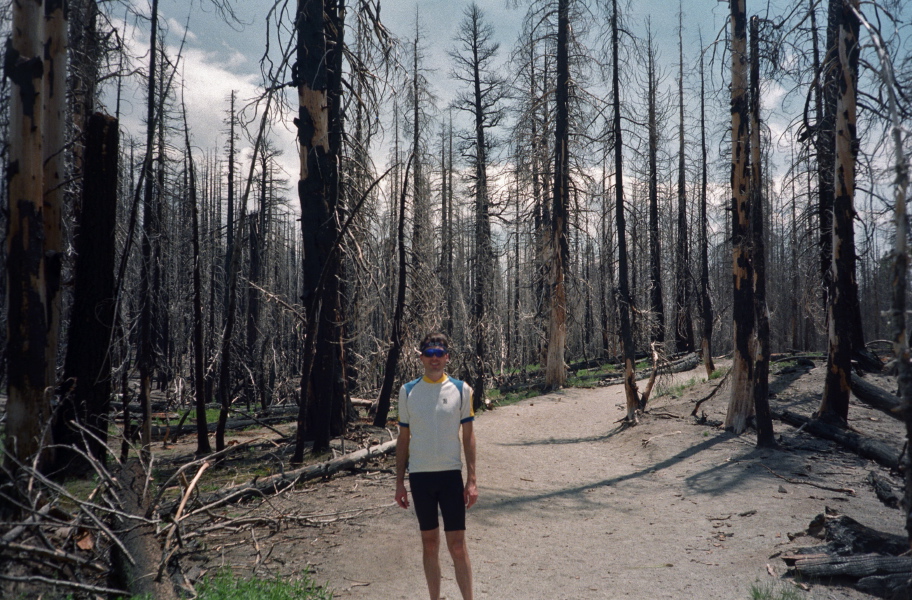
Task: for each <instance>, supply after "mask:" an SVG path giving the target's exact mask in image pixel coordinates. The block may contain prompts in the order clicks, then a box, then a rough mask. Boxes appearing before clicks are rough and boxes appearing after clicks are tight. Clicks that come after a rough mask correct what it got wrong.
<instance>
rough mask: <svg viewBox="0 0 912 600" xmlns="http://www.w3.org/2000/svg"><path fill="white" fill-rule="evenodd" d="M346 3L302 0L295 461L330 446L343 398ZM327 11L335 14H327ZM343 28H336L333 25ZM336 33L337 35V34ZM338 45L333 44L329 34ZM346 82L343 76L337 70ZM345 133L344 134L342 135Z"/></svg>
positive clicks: (299, 22) (299, 19) (299, 16)
mask: <svg viewBox="0 0 912 600" xmlns="http://www.w3.org/2000/svg"><path fill="white" fill-rule="evenodd" d="M340 7H341V5H340V3H338V2H334V1H332V0H330V1H327V2H324V1H323V0H300V1H299V3H298V11H297V23H296V27H297V33H298V46H297V64H296V66H295V69H296V74H297V84H298V98H299V105H300V108H299V112H298V119H297V121H296V125H297V128H298V142H299V143H300V144H301V174H300V180H299V181H298V197H299V199H300V202H301V229H302V233H303V240H304V258H303V276H304V293H303V296H302V300H303V302H304V306H305V307H306V308H307V319H308V323H307V327H308V336H309V339H308V341H307V349H306V350H305V356H304V367H303V369H302V379H301V411H300V414H299V419H298V439H297V441H298V443H297V447H296V449H295V456H294V460H295V462H300V461H301V460H302V459H303V449H304V439H305V438H306V439H311V440H313V452H314V453H319V452H324V451H326V450H328V449H329V439H330V425H331V421H332V410H333V408H332V407H333V406H334V405H338V404H341V399H337V398H336V396H337V394H338V391H339V390H338V388H337V386H336V380H337V379H338V378H339V377H341V376H342V371H341V368H342V366H341V365H342V361H341V359H340V356H339V352H340V349H341V346H340V344H339V342H340V340H339V337H338V333H339V328H338V325H337V324H338V323H339V316H340V315H339V293H338V273H339V267H340V264H339V259H338V253H335V252H333V245H334V243H335V242H336V239H337V237H338V233H339V231H340V227H339V220H338V214H337V201H338V195H337V194H338V182H337V178H338V165H337V161H336V154H337V149H335V148H333V147H332V143H331V139H330V138H331V137H334V134H333V132H332V129H333V128H334V127H340V126H341V124H340V123H339V115H338V113H336V110H337V109H338V107H339V103H337V102H334V99H333V97H332V96H331V93H330V89H331V88H330V86H331V81H330V77H331V75H330V72H329V71H330V66H335V65H336V64H337V63H336V60H335V57H334V53H335V52H341V51H342V47H341V41H342V37H341V36H342V32H341V27H340V21H338V20H336V19H335V18H333V17H334V16H338V14H339V13H338V12H337V11H339V10H340ZM327 15H329V16H330V18H329V19H327ZM334 27H339V29H337V30H336V31H335V32H331V31H330V28H334ZM333 36H337V37H333ZM331 37H332V38H333V39H334V40H335V43H333V44H330V43H329V38H331ZM338 77H339V79H338V81H339V82H341V74H338ZM340 135H341V134H340Z"/></svg>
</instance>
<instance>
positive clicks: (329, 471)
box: [164, 439, 396, 516]
mask: <svg viewBox="0 0 912 600" xmlns="http://www.w3.org/2000/svg"><path fill="white" fill-rule="evenodd" d="M395 450H396V440H395V439H392V440H390V441H388V442H386V443H383V444H379V445H376V446H371V447H370V448H362V449H361V450H358V451H357V452H352V453H350V454H345V455H343V456H340V457H338V458H334V459H332V460H328V461H326V462H322V463H319V464H315V465H308V466H306V467H301V468H300V469H295V470H292V471H283V472H282V473H276V474H275V475H270V476H268V477H260V478H257V479H254V480H253V481H252V482H250V483H248V484H244V485H239V486H235V487H231V488H227V489H224V490H221V491H219V492H216V493H214V494H210V495H209V496H207V497H206V498H204V499H201V500H200V502H201V503H202V504H203V508H197V509H196V510H195V511H193V512H194V513H195V512H198V511H200V510H208V509H211V508H213V507H214V506H218V505H222V504H227V503H228V502H239V501H241V500H244V499H246V498H251V497H255V496H267V495H272V494H277V493H279V492H282V491H284V490H286V489H288V488H290V487H292V486H294V485H297V484H298V483H303V482H305V481H310V480H311V479H317V478H320V477H330V476H331V475H334V474H336V473H338V472H339V471H344V470H346V469H354V468H355V467H357V466H358V465H359V464H361V463H363V462H365V461H367V460H370V459H371V458H376V457H378V456H384V455H386V454H390V453H392V452H394V451H395ZM164 512H165V513H171V512H173V510H172V509H170V508H168V509H164ZM190 514H193V513H188V514H187V516H190Z"/></svg>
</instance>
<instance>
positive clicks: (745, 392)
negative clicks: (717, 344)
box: [724, 0, 754, 434]
mask: <svg viewBox="0 0 912 600" xmlns="http://www.w3.org/2000/svg"><path fill="white" fill-rule="evenodd" d="M731 44H732V49H731V57H732V75H731V79H732V80H731V123H732V139H731V145H732V148H731V149H732V166H731V194H732V196H731V198H732V206H731V212H732V216H731V227H732V229H731V234H732V285H733V292H732V295H733V297H732V321H733V323H732V328H733V329H734V351H733V354H734V355H733V357H732V375H731V379H732V384H731V386H732V388H731V400H730V401H729V404H728V412H727V413H726V415H725V423H724V426H725V428H726V429H729V430H731V431H733V432H734V433H736V434H740V433H742V432H743V431H744V430H745V429H746V428H747V422H748V419H750V417H751V416H753V414H754V404H753V401H752V400H753V396H752V392H751V387H752V386H751V384H752V381H753V372H754V361H753V344H752V343H751V338H752V336H753V333H754V308H753V307H754V301H753V273H752V267H751V245H750V193H749V192H750V176H749V169H750V165H749V156H750V139H749V137H748V119H749V117H748V94H747V83H748V81H747V79H748V77H747V75H748V73H747V71H748V68H747V65H748V56H747V12H746V9H745V0H731Z"/></svg>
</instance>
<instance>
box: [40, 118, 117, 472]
mask: <svg viewBox="0 0 912 600" xmlns="http://www.w3.org/2000/svg"><path fill="white" fill-rule="evenodd" d="M119 137H120V135H119V132H118V123H117V119H115V118H113V117H109V116H106V115H103V114H101V113H96V114H94V115H92V117H91V118H90V119H89V121H88V126H87V128H86V138H85V151H84V152H83V155H82V157H83V177H82V212H81V214H80V215H79V226H78V229H77V230H76V232H75V234H74V246H75V250H76V265H75V269H74V271H75V272H74V276H73V279H74V286H73V287H74V289H73V306H72V309H71V311H70V314H71V317H70V326H69V338H68V340H67V353H66V359H65V361H64V369H63V371H64V372H63V378H64V386H63V389H62V396H61V400H60V407H59V408H58V412H57V415H56V416H55V421H54V440H55V443H57V444H65V445H74V446H81V447H82V448H84V449H85V450H86V451H88V453H89V454H90V455H91V456H93V457H94V458H96V459H97V460H98V461H99V462H100V463H101V464H105V462H106V460H107V455H108V447H107V439H108V414H109V412H110V408H111V388H112V386H111V347H110V342H111V333H112V329H113V327H114V302H115V300H114V295H115V290H114V256H115V253H116V248H115V246H116V244H115V236H114V234H115V229H116V220H117V219H116V215H117V183H118V175H119V173H118V159H119V154H118V145H119ZM76 425H79V426H82V427H85V428H86V430H87V432H88V433H89V434H90V435H85V434H83V432H82V431H81V430H80V429H79V428H78V427H76ZM63 455H66V458H65V459H64V456H63ZM57 466H58V467H59V468H62V469H66V470H67V471H68V472H69V473H84V472H87V471H89V470H90V469H91V465H90V464H89V463H88V462H87V461H86V460H85V459H83V458H82V457H81V455H79V454H76V453H70V452H67V453H60V456H58V461H57Z"/></svg>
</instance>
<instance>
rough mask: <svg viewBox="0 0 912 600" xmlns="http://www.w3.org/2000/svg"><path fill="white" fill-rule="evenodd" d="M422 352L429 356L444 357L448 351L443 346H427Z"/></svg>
mask: <svg viewBox="0 0 912 600" xmlns="http://www.w3.org/2000/svg"><path fill="white" fill-rule="evenodd" d="M421 354H422V355H423V356H427V357H428V358H443V357H444V356H446V354H447V351H446V350H444V349H443V348H425V349H424V350H422V351H421Z"/></svg>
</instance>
